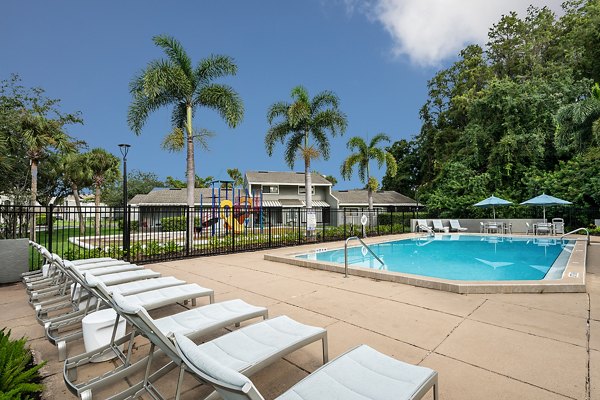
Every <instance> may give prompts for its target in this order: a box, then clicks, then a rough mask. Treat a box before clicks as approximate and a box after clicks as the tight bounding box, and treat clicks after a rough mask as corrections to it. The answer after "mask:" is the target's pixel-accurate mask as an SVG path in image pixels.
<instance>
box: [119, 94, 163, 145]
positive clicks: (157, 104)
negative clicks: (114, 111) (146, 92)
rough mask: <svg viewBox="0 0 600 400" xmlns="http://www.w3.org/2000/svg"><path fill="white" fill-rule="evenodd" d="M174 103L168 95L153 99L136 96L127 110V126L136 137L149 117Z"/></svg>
mask: <svg viewBox="0 0 600 400" xmlns="http://www.w3.org/2000/svg"><path fill="white" fill-rule="evenodd" d="M171 102H172V98H171V96H169V95H168V94H166V93H163V95H161V96H158V97H155V98H153V99H151V98H149V97H146V96H134V98H133V101H132V102H131V103H130V104H129V108H128V110H127V124H128V125H129V129H131V130H132V131H133V132H134V133H135V134H136V135H139V134H140V133H141V132H142V127H143V126H144V124H145V123H146V120H147V119H148V116H149V115H150V114H151V113H152V112H153V111H156V110H158V109H159V108H161V107H163V106H166V105H168V104H170V103H171Z"/></svg>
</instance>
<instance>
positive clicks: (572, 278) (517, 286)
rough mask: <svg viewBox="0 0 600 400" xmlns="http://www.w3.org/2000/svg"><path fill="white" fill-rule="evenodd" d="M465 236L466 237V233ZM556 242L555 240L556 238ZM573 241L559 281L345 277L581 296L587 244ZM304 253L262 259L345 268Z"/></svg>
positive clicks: (337, 245) (366, 273)
mask: <svg viewBox="0 0 600 400" xmlns="http://www.w3.org/2000/svg"><path fill="white" fill-rule="evenodd" d="M465 235H466V234H465ZM419 236H422V235H419V234H405V235H401V237H402V238H404V239H408V238H413V237H419ZM511 236H512V237H529V238H531V236H525V235H511ZM379 239H381V240H377V239H374V240H376V242H377V243H384V242H389V241H391V240H398V239H396V238H394V239H390V238H379ZM557 239H558V237H557ZM569 240H575V246H574V248H573V252H572V253H571V255H570V257H569V260H568V262H567V266H566V268H565V270H564V272H563V273H562V276H561V277H560V279H542V280H535V281H455V280H449V279H441V278H434V277H427V276H421V275H413V274H407V273H402V272H389V271H381V270H373V269H370V268H364V267H356V266H352V267H350V266H349V267H348V275H353V276H362V277H365V278H371V279H375V280H382V281H390V282H397V283H404V284H408V285H413V286H419V287H425V288H429V289H436V290H444V291H448V292H453V293H461V294H469V293H583V292H585V291H586V287H585V271H586V269H585V268H586V260H587V242H586V241H585V240H581V239H569ZM328 245H329V246H330V247H328V248H327V250H336V249H343V248H344V243H343V242H333V243H331V244H328ZM323 246H324V244H323V243H319V244H317V245H315V248H323ZM306 252H307V251H306V250H304V251H302V252H294V253H290V254H285V255H279V254H265V256H264V259H265V260H268V261H276V262H281V263H286V264H292V265H296V266H299V267H305V268H313V269H320V270H325V271H331V272H337V273H340V274H342V276H341V277H342V278H343V274H344V267H343V266H341V265H339V264H336V263H331V262H326V261H316V260H306V259H299V258H296V256H297V255H301V254H306Z"/></svg>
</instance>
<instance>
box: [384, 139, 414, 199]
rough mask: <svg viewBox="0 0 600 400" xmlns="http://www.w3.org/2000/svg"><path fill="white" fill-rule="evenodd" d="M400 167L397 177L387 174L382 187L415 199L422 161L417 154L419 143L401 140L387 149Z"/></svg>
mask: <svg viewBox="0 0 600 400" xmlns="http://www.w3.org/2000/svg"><path fill="white" fill-rule="evenodd" d="M387 150H388V151H389V152H390V153H391V154H392V156H393V157H394V160H396V164H397V166H398V168H397V171H396V175H394V176H391V175H389V174H388V173H386V174H385V176H384V177H383V179H382V180H381V186H382V187H383V189H384V190H394V191H396V192H398V193H402V194H404V195H406V196H410V197H414V196H415V195H416V190H417V186H418V183H419V169H420V165H421V160H420V158H419V156H418V154H417V143H416V142H415V141H407V140H405V139H401V140H399V141H397V142H394V143H393V144H392V145H391V146H390V147H389V148H388V149H387Z"/></svg>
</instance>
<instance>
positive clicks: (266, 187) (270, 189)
mask: <svg viewBox="0 0 600 400" xmlns="http://www.w3.org/2000/svg"><path fill="white" fill-rule="evenodd" d="M262 192H263V193H267V194H268V193H271V194H278V193H279V186H269V185H263V186H262Z"/></svg>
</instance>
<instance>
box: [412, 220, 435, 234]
mask: <svg viewBox="0 0 600 400" xmlns="http://www.w3.org/2000/svg"><path fill="white" fill-rule="evenodd" d="M430 231H431V227H430V226H429V225H427V220H426V219H418V220H417V221H416V223H415V232H430Z"/></svg>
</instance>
